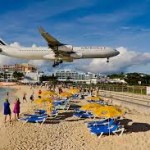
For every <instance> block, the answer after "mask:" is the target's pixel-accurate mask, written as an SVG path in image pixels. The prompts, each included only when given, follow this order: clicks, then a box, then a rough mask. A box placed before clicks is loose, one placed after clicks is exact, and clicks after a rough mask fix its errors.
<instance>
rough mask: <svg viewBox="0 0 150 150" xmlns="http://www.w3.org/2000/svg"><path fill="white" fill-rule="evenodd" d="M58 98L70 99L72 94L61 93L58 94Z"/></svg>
mask: <svg viewBox="0 0 150 150" xmlns="http://www.w3.org/2000/svg"><path fill="white" fill-rule="evenodd" d="M59 96H60V97H71V96H72V94H71V93H69V92H63V93H61V94H59Z"/></svg>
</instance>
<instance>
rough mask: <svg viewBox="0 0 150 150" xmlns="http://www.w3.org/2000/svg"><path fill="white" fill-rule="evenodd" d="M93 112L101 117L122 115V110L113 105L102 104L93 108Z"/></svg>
mask: <svg viewBox="0 0 150 150" xmlns="http://www.w3.org/2000/svg"><path fill="white" fill-rule="evenodd" d="M93 114H94V115H95V116H97V117H101V118H116V117H119V116H122V115H123V114H124V112H123V111H122V110H121V109H119V108H117V107H115V106H102V107H100V108H99V109H95V110H94V111H93Z"/></svg>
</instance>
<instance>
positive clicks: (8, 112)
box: [4, 99, 11, 123]
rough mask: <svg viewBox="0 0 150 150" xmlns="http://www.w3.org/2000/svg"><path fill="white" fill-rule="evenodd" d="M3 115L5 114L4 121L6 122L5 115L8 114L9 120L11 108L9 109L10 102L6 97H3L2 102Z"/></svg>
mask: <svg viewBox="0 0 150 150" xmlns="http://www.w3.org/2000/svg"><path fill="white" fill-rule="evenodd" d="M4 115H5V118H4V123H6V120H7V116H9V121H10V122H11V110H10V103H9V101H8V99H5V102H4Z"/></svg>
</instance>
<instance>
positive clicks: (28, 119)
mask: <svg viewBox="0 0 150 150" xmlns="http://www.w3.org/2000/svg"><path fill="white" fill-rule="evenodd" d="M46 119H47V115H43V116H38V115H31V116H27V117H25V118H20V119H18V120H19V121H22V122H24V124H25V123H27V122H30V123H41V125H42V124H43V123H44V122H45V120H46Z"/></svg>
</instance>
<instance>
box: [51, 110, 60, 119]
mask: <svg viewBox="0 0 150 150" xmlns="http://www.w3.org/2000/svg"><path fill="white" fill-rule="evenodd" d="M57 116H58V110H53V111H52V112H51V114H50V116H49V117H50V118H56V117H57Z"/></svg>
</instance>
